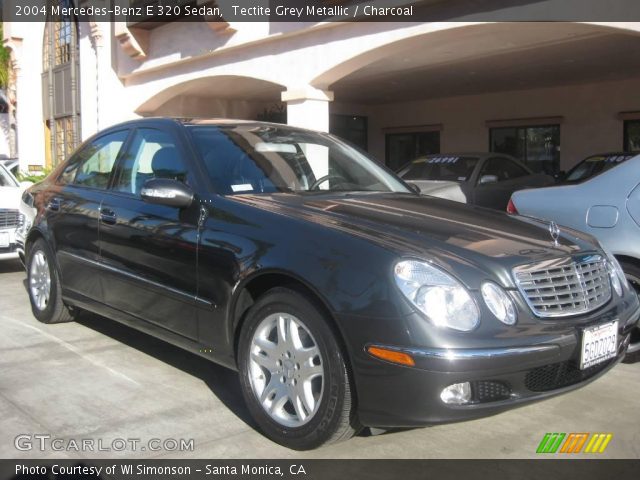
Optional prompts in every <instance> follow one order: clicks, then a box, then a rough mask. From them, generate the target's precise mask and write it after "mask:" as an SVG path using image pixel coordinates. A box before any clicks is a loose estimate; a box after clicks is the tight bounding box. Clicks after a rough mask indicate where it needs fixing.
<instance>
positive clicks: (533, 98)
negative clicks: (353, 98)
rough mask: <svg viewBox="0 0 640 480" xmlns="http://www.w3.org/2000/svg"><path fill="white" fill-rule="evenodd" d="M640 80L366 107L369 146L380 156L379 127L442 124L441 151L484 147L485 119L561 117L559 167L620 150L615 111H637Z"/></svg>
mask: <svg viewBox="0 0 640 480" xmlns="http://www.w3.org/2000/svg"><path fill="white" fill-rule="evenodd" d="M639 91H640V78H634V79H631V80H625V81H617V82H603V83H593V84H585V85H570V86H564V87H555V88H544V89H537V90H524V91H511V92H500V93H487V94H484V95H473V96H463V97H453V98H444V99H438V100H429V101H412V102H407V103H397V104H391V105H378V106H372V107H371V108H369V112H370V117H369V150H370V152H371V153H372V154H373V155H374V156H376V157H377V158H379V159H384V155H385V145H384V137H385V135H384V129H385V128H389V127H401V126H409V125H432V124H442V126H443V129H442V132H441V137H440V146H441V151H442V152H447V151H450V152H451V151H478V150H479V151H487V150H488V148H489V128H488V127H487V125H486V121H488V120H506V119H520V118H528V117H552V116H562V117H564V118H563V122H562V123H561V126H560V135H561V138H560V146H561V157H560V158H561V168H563V169H566V168H569V167H571V166H572V165H574V164H575V163H577V162H578V161H579V160H581V159H582V158H584V157H585V156H587V155H589V154H592V153H598V152H604V151H617V150H621V149H622V142H623V138H622V137H623V122H622V120H620V119H619V118H618V116H617V115H618V113H619V112H624V111H640V94H638V92H639Z"/></svg>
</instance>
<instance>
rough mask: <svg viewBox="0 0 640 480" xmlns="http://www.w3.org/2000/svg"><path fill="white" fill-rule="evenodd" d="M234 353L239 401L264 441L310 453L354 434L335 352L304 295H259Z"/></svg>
mask: <svg viewBox="0 0 640 480" xmlns="http://www.w3.org/2000/svg"><path fill="white" fill-rule="evenodd" d="M274 322H275V323H274ZM283 332H284V333H283ZM238 349H239V350H238V367H239V370H240V379H241V384H242V392H243V395H244V398H245V401H246V403H247V406H248V408H249V411H250V412H251V415H252V416H253V418H254V419H255V421H256V422H257V424H258V426H259V427H260V429H261V430H262V432H263V433H264V434H265V435H266V436H267V437H268V438H270V439H271V440H273V441H275V442H277V443H279V444H280V445H284V446H285V447H288V448H292V449H294V450H310V449H313V448H317V447H319V446H321V445H324V444H328V443H333V442H337V441H342V440H346V439H348V438H351V437H352V436H353V435H354V434H355V433H356V432H357V431H358V430H359V429H360V426H359V425H358V422H357V419H356V416H355V402H354V397H353V393H352V392H353V390H352V383H351V380H350V375H349V371H348V368H347V365H346V361H345V357H344V353H343V351H342V348H340V345H339V344H338V342H337V340H336V335H335V333H334V332H333V330H332V328H331V327H330V325H329V323H328V321H327V319H326V318H325V317H324V315H323V314H322V313H321V311H320V309H318V308H317V307H316V306H315V305H314V302H313V301H311V300H310V299H309V298H307V297H306V296H304V295H302V294H300V293H298V292H296V291H293V290H290V289H286V288H274V289H273V290H270V291H268V292H267V293H265V294H264V295H263V296H261V297H260V298H259V299H258V300H257V301H256V303H255V304H254V305H253V306H252V307H251V308H250V309H249V312H248V313H247V316H246V319H245V321H244V324H243V326H242V330H241V333H240V339H239V343H238ZM272 372H273V373H272ZM260 397H262V401H261V400H260ZM269 408H271V413H269V411H268V409H269Z"/></svg>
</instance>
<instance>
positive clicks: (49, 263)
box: [27, 239, 74, 323]
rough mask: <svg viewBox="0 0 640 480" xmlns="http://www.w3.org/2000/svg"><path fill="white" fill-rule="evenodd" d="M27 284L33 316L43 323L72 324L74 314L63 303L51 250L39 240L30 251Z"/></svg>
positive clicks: (58, 277)
mask: <svg viewBox="0 0 640 480" xmlns="http://www.w3.org/2000/svg"><path fill="white" fill-rule="evenodd" d="M27 282H28V286H29V287H28V290H29V301H30V302H31V311H32V312H33V316H34V317H36V318H37V319H38V320H40V321H41V322H42V323H62V322H70V321H72V320H73V319H74V314H73V312H72V311H71V310H69V308H68V307H67V306H66V305H65V304H64V303H63V301H62V288H61V285H60V276H59V275H58V272H57V270H56V268H55V266H54V264H53V255H52V253H51V249H50V248H49V246H48V245H47V244H46V242H45V241H44V240H43V239H38V240H36V241H35V243H34V244H33V245H32V246H31V248H30V249H29V255H28V257H27Z"/></svg>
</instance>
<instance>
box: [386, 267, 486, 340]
mask: <svg viewBox="0 0 640 480" xmlns="http://www.w3.org/2000/svg"><path fill="white" fill-rule="evenodd" d="M393 272H394V277H395V281H396V284H397V285H398V288H400V291H401V292H402V293H403V294H404V296H405V297H406V298H407V299H408V300H409V301H410V302H411V303H412V304H413V305H414V306H415V307H416V308H417V309H418V310H420V311H421V312H422V313H424V314H425V316H426V317H427V319H428V320H429V321H430V322H431V323H433V324H434V325H435V326H437V327H447V328H452V329H454V330H460V331H462V332H468V331H469V330H473V329H474V328H475V327H476V326H477V325H478V322H479V321H480V313H479V311H478V307H477V306H476V304H475V302H474V301H473V299H472V298H471V295H469V292H468V291H467V289H466V288H464V287H463V286H462V285H461V284H460V282H458V281H457V280H456V279H455V278H453V277H451V276H450V275H449V274H447V273H445V272H444V271H442V270H440V269H439V268H437V267H434V266H433V265H430V264H428V263H425V262H419V261H417V260H402V261H400V262H398V263H396V265H395V267H394V269H393Z"/></svg>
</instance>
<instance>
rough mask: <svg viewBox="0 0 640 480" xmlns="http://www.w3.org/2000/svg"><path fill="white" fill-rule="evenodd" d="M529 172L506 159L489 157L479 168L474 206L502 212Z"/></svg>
mask: <svg viewBox="0 0 640 480" xmlns="http://www.w3.org/2000/svg"><path fill="white" fill-rule="evenodd" d="M530 174H531V172H529V171H528V170H527V169H525V168H524V167H523V166H521V165H519V164H518V163H516V162H514V161H513V160H511V159H510V158H507V157H499V156H495V157H489V158H487V159H486V160H485V161H484V163H483V164H482V165H481V166H480V172H479V174H478V176H477V179H476V184H475V189H474V195H473V198H474V202H473V203H474V204H475V205H478V206H481V207H487V208H495V209H498V210H504V209H505V208H507V203H508V202H509V198H511V194H512V193H513V192H514V191H515V190H518V189H520V188H523V187H522V178H523V177H526V176H529V175H530Z"/></svg>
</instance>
